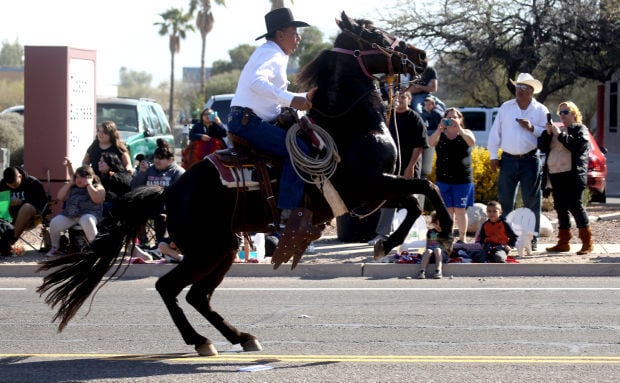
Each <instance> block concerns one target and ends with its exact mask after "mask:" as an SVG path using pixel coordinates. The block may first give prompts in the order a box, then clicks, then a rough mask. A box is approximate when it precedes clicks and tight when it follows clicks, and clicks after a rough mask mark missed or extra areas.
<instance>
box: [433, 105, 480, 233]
mask: <svg viewBox="0 0 620 383" xmlns="http://www.w3.org/2000/svg"><path fill="white" fill-rule="evenodd" d="M428 143H429V145H430V146H433V147H435V148H436V150H437V162H436V175H437V181H436V184H437V187H439V191H440V192H441V197H442V198H443V201H444V203H445V204H446V207H447V208H448V212H449V213H450V214H451V215H452V219H453V220H454V222H455V223H456V227H457V229H458V232H459V233H458V237H459V239H458V240H459V241H461V242H463V243H464V242H467V226H468V220H467V208H468V207H469V206H473V204H474V175H473V169H472V157H471V151H472V148H473V146H474V145H475V144H476V137H474V133H472V131H471V130H469V129H467V128H466V127H465V120H464V119H463V114H461V112H460V111H459V110H458V109H456V108H449V109H448V110H446V112H445V115H444V118H443V119H442V120H441V123H440V124H439V126H438V127H437V130H435V133H433V134H432V135H431V136H430V138H429V140H428Z"/></svg>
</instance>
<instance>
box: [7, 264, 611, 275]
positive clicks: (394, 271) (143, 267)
mask: <svg viewBox="0 0 620 383" xmlns="http://www.w3.org/2000/svg"><path fill="white" fill-rule="evenodd" d="M174 267H175V265H171V264H165V265H156V264H136V265H129V266H128V267H127V268H124V267H123V268H121V272H120V273H119V274H122V275H121V276H120V277H119V278H120V279H141V278H150V277H160V276H162V275H164V274H166V273H167V272H169V271H170V270H172V269H173V268H174ZM430 267H432V265H431V266H430ZM37 268H38V266H37V265H1V266H0V278H11V277H13V278H24V277H30V278H32V277H35V278H36V277H38V278H42V277H44V276H45V275H46V274H47V273H48V272H37ZM418 269H419V265H417V264H394V263H344V264H299V265H297V267H296V268H295V269H294V270H291V265H290V264H283V265H281V266H280V267H279V268H278V269H277V270H274V269H273V265H270V264H233V265H232V267H231V269H230V271H229V272H228V274H227V277H245V278H249V277H271V278H274V277H296V278H306V279H332V278H350V277H362V278H374V279H385V278H406V277H414V276H415V275H416V274H417V271H418ZM108 275H110V273H108ZM443 275H444V276H445V277H451V276H454V277H617V276H620V263H593V264H501V263H475V264H472V263H467V264H446V265H444V268H443Z"/></svg>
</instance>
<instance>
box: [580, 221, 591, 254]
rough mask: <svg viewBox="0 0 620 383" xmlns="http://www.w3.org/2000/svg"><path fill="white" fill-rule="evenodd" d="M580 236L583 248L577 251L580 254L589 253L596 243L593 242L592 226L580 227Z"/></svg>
mask: <svg viewBox="0 0 620 383" xmlns="http://www.w3.org/2000/svg"><path fill="white" fill-rule="evenodd" d="M579 238H580V239H581V243H582V246H581V250H579V251H578V252H577V254H578V255H583V254H588V253H591V252H592V250H594V243H592V230H590V226H586V227H580V228H579Z"/></svg>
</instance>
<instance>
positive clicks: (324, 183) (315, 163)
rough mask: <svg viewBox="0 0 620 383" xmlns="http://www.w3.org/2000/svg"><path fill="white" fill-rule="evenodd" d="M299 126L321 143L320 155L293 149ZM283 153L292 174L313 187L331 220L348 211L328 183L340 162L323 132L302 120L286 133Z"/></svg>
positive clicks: (329, 140)
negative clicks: (321, 198)
mask: <svg viewBox="0 0 620 383" xmlns="http://www.w3.org/2000/svg"><path fill="white" fill-rule="evenodd" d="M301 124H304V125H305V129H310V130H312V131H314V132H315V133H316V135H317V136H318V138H319V139H320V140H322V141H323V144H324V145H325V146H324V148H322V149H321V150H320V154H319V155H317V156H316V157H311V156H309V155H307V154H306V153H304V152H303V151H302V150H300V149H299V146H297V132H299V130H300V129H302V128H301ZM285 143H286V149H287V150H288V153H289V156H290V158H291V163H292V164H293V169H295V173H297V175H298V176H299V178H301V179H302V180H304V182H306V183H309V184H314V185H316V187H317V188H319V190H320V191H321V193H322V194H323V197H325V200H326V201H327V203H328V204H329V206H330V207H331V209H332V212H333V213H334V217H339V216H341V215H343V214H345V213H346V212H347V211H348V209H347V206H346V205H345V203H344V201H343V200H342V198H340V195H339V194H338V191H337V190H336V189H335V188H334V186H333V185H332V183H331V182H330V181H329V179H330V178H331V176H333V175H334V173H335V172H336V167H337V166H338V163H339V162H340V155H339V154H338V148H337V147H336V143H335V142H334V139H333V138H332V137H331V136H330V135H329V133H327V131H325V130H324V129H323V128H321V127H320V126H318V125H316V124H312V123H310V121H308V119H307V118H305V117H302V118H301V120H300V121H299V122H298V123H297V124H295V125H293V126H291V127H290V128H289V130H288V132H287V133H286V141H285Z"/></svg>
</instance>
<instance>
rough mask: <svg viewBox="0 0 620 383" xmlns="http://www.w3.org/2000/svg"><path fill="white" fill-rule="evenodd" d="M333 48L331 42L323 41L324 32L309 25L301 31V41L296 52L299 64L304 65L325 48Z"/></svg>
mask: <svg viewBox="0 0 620 383" xmlns="http://www.w3.org/2000/svg"><path fill="white" fill-rule="evenodd" d="M329 48H331V44H330V43H327V42H323V33H322V32H321V30H320V29H318V28H317V27H307V28H304V29H303V32H301V42H300V43H299V46H298V47H297V50H296V51H295V53H294V56H295V57H296V58H297V59H298V64H299V66H300V67H303V66H304V65H306V64H307V63H309V62H310V61H312V59H314V58H315V57H316V55H317V54H318V53H319V52H320V51H322V50H323V49H329Z"/></svg>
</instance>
